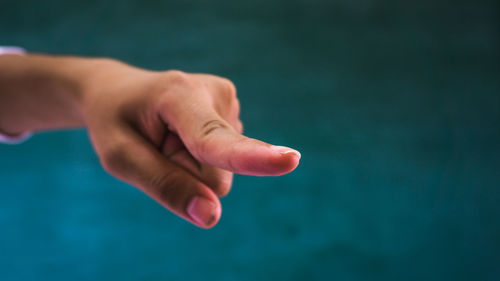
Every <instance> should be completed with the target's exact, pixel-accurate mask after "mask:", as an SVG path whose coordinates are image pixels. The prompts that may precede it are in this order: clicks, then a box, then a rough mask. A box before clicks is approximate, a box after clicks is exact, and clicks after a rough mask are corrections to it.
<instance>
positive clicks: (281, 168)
mask: <svg viewBox="0 0 500 281" xmlns="http://www.w3.org/2000/svg"><path fill="white" fill-rule="evenodd" d="M269 148H270V150H271V151H273V152H274V153H273V154H272V156H271V161H270V162H271V165H270V166H271V169H270V173H269V175H270V176H281V175H285V174H288V173H290V172H292V171H293V170H295V169H296V168H297V166H298V165H299V163H300V158H301V157H302V155H301V153H300V152H299V151H297V150H295V149H292V148H289V147H286V146H276V145H272V146H270V147H269Z"/></svg>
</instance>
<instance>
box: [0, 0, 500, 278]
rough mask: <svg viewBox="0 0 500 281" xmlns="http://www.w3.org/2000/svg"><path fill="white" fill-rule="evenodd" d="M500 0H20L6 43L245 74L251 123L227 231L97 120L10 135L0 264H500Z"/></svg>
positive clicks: (193, 272) (392, 273)
mask: <svg viewBox="0 0 500 281" xmlns="http://www.w3.org/2000/svg"><path fill="white" fill-rule="evenodd" d="M499 13H500V3H499V2H498V1H445V0H435V1H430V0H422V1H410V2H409V1H373V0H355V1H354V0H328V1H320V0H312V1H306V0H299V1H284V0H266V1H264V0H254V1H229V0H224V1H204V0H188V1H159V0H156V1H155V0H148V1H139V0H135V1H133V0H121V1H118V0H115V1H95V0H87V1H83V0H82V1H62V0H60V1H56V0H46V1H2V3H1V5H0V45H1V44H4V45H5V44H8V45H18V46H23V47H25V48H26V49H28V50H30V51H36V52H47V53H60V54H78V55H89V56H109V57H114V58H118V59H121V60H125V61H127V62H129V63H131V64H134V65H138V66H141V67H146V68H151V69H158V70H160V69H172V68H176V69H182V70H185V71H196V72H208V73H214V74H218V75H223V76H227V77H229V78H230V79H232V80H233V81H234V82H235V83H236V85H237V87H238V91H239V97H240V100H241V103H242V119H243V121H244V123H245V125H246V133H247V134H248V135H249V136H252V137H256V138H261V139H263V140H266V141H269V142H273V143H276V144H281V145H288V146H292V147H295V148H298V149H299V150H300V151H301V152H302V155H303V158H302V161H301V165H300V167H299V168H298V169H297V170H296V171H295V172H293V173H292V174H290V175H287V176H284V177H279V178H254V177H243V176H238V177H236V179H235V183H234V186H233V190H232V192H231V194H230V195H229V196H228V197H226V198H224V199H223V209H224V211H223V217H222V219H221V221H220V223H219V225H218V226H217V227H216V228H214V229H212V230H208V231H207V230H201V229H197V228H195V227H193V226H191V225H190V224H188V223H186V222H183V221H182V220H180V219H178V218H176V217H175V216H174V215H172V214H170V213H168V212H167V211H165V210H164V209H163V208H162V207H160V206H159V205H157V204H156V203H154V202H153V201H152V200H150V199H149V198H148V197H146V196H145V195H143V194H142V193H141V192H140V191H138V190H136V189H135V188H133V187H130V186H128V185H126V184H124V183H121V182H119V181H117V180H115V179H114V178H112V177H111V176H109V175H107V174H106V173H105V172H104V171H103V169H102V168H101V167H100V165H99V163H98V160H97V157H96V156H95V154H94V152H93V150H92V147H91V145H90V143H89V140H88V138H87V135H86V132H84V131H71V132H49V133H41V134H38V135H35V136H34V137H33V138H32V139H31V140H29V141H28V142H26V143H24V144H22V145H18V146H7V145H1V146H0V159H1V160H0V186H1V188H0V280H5V281H7V280H9V281H10V280H53V281H54V280H221V281H222V280H500V204H499V202H500V189H499V187H500V145H499V144H500V125H499V122H500V40H499V39H500V21H499V18H500V17H499Z"/></svg>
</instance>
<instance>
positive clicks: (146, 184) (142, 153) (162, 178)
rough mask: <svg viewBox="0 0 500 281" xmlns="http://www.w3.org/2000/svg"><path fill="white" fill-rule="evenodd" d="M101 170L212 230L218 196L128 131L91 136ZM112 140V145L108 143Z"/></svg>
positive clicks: (214, 222) (218, 204) (215, 222)
mask: <svg viewBox="0 0 500 281" xmlns="http://www.w3.org/2000/svg"><path fill="white" fill-rule="evenodd" d="M91 137H92V140H93V142H95V143H96V144H98V145H97V146H96V147H97V148H98V149H97V152H98V154H99V156H100V158H101V162H102V164H103V166H104V168H105V169H106V170H107V171H108V172H109V173H111V174H112V175H114V176H115V177H117V178H119V179H121V180H123V181H125V182H128V183H130V184H132V185H134V186H136V187H138V188H139V189H141V190H142V191H143V192H144V193H146V194H147V195H149V196H150V197H152V198H153V199H154V200H156V201H157V202H158V203H160V204H161V205H163V206H164V207H166V208H167V209H169V210H170V211H172V212H173V213H175V214H177V215H178V216H180V217H182V218H184V219H185V220H187V221H190V222H191V223H193V224H195V225H197V226H199V227H202V228H211V227H213V226H214V225H215V224H217V222H218V220H219V218H220V216H221V205H220V201H219V199H218V197H217V195H216V194H215V193H214V192H213V191H212V190H211V189H210V188H209V187H207V186H206V185H205V184H203V183H202V182H200V181H199V180H197V179H196V178H195V177H194V176H192V175H191V174H189V173H188V172H186V171H185V170H184V169H182V168H180V167H179V166H177V165H176V164H174V163H173V162H171V161H170V160H169V159H168V158H166V157H165V156H164V155H162V154H161V153H160V152H159V151H158V150H157V149H156V148H155V147H153V145H152V144H151V143H149V142H148V141H146V140H145V139H144V138H142V137H141V136H140V135H138V134H137V133H136V132H135V131H134V130H132V129H131V128H127V127H125V128H121V129H118V132H113V133H111V136H110V135H109V134H105V135H104V138H103V139H100V137H99V136H97V135H95V136H94V135H91ZM110 140H112V142H111V141H110Z"/></svg>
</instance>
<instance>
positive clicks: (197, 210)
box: [187, 196, 218, 226]
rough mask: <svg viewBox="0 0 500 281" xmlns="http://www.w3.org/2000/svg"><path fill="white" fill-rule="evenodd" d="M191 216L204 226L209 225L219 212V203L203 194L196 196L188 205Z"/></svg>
mask: <svg viewBox="0 0 500 281" xmlns="http://www.w3.org/2000/svg"><path fill="white" fill-rule="evenodd" d="M187 212H188V214H189V216H190V217H191V218H192V219H193V220H194V221H195V222H197V223H198V224H200V225H202V226H209V225H210V224H211V223H212V222H213V221H214V219H216V215H217V212H218V207H217V205H216V204H215V203H214V202H212V201H210V200H208V199H206V198H204V197H201V196H196V197H194V198H193V199H192V200H191V202H189V205H188V207H187Z"/></svg>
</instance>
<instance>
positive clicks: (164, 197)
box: [82, 62, 300, 228]
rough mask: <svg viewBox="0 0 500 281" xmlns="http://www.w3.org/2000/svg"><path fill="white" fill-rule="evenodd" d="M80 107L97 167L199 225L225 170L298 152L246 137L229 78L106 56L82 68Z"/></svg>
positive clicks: (222, 191)
mask: <svg viewBox="0 0 500 281" xmlns="http://www.w3.org/2000/svg"><path fill="white" fill-rule="evenodd" d="M89 77H91V79H87V81H90V82H88V83H86V84H85V86H84V88H85V89H84V92H85V95H84V96H83V98H82V113H83V119H84V122H85V124H86V126H87V128H88V131H89V135H90V137H91V140H92V143H93V145H94V147H95V150H96V152H97V154H98V155H99V157H100V159H101V162H102V165H103V167H104V168H105V169H106V170H107V171H108V172H109V173H111V174H112V175H114V176H115V177H117V178H119V179H121V180H123V181H126V182H128V183H130V184H132V185H134V186H137V187H138V188H140V189H141V190H142V191H144V192H145V193H146V194H148V195H149V196H151V197H152V198H153V199H155V200H156V201H158V202H159V203H160V204H162V205H163V206H165V207H166V208H168V209H169V210H170V211H172V212H173V213H175V214H177V215H179V216H180V217H182V218H184V219H186V220H188V221H190V222H192V223H193V224H195V225H197V226H200V227H203V228H210V227H213V226H214V225H215V224H216V223H217V222H218V220H219V218H220V215H221V204H220V201H219V199H218V197H220V196H224V195H226V194H227V193H228V192H229V190H230V189H231V184H232V178H233V174H232V173H233V172H234V173H239V174H245V175H257V176H278V175H282V174H286V173H288V172H290V171H292V170H294V169H295V168H296V167H297V165H298V163H299V159H300V154H299V153H298V152H297V151H295V150H293V149H290V148H287V147H281V146H272V145H270V144H267V143H264V142H261V141H258V140H255V139H251V138H247V137H245V136H243V135H241V133H242V129H243V127H242V123H241V121H240V120H239V110H240V106H239V102H238V99H237V97H236V90H235V87H234V85H233V83H231V82H230V81H229V80H227V79H224V78H221V77H217V76H213V75H205V74H188V73H183V72H180V71H166V72H151V71H145V70H142V69H137V68H133V67H131V66H128V65H125V64H121V63H117V62H113V63H108V64H107V65H106V66H105V67H104V66H103V67H101V68H99V69H98V70H96V71H95V73H94V74H92V75H90V76H89Z"/></svg>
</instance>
